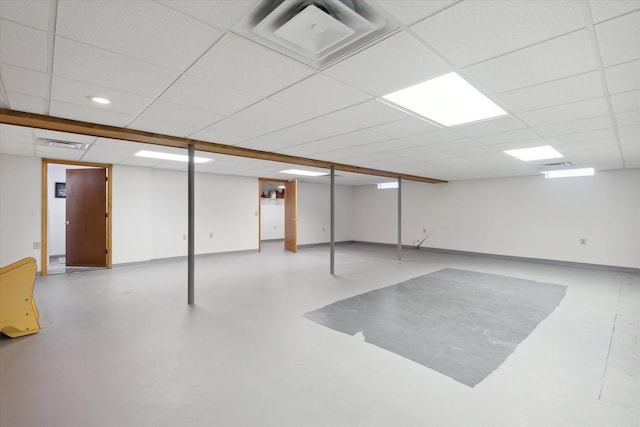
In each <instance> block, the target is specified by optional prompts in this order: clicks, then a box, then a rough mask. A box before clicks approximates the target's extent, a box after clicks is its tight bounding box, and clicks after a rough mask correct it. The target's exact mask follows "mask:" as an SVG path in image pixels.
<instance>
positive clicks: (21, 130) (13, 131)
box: [0, 123, 34, 138]
mask: <svg viewBox="0 0 640 427" xmlns="http://www.w3.org/2000/svg"><path fill="white" fill-rule="evenodd" d="M33 131H34V130H33V129H32V128H29V127H25V126H15V125H8V124H4V123H0V135H2V137H3V138H6V137H7V135H19V136H26V137H29V138H32V137H33Z"/></svg>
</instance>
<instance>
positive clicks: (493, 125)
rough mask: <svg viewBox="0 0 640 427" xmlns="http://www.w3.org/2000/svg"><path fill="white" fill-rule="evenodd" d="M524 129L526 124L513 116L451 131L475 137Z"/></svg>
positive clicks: (454, 128)
mask: <svg viewBox="0 0 640 427" xmlns="http://www.w3.org/2000/svg"><path fill="white" fill-rule="evenodd" d="M523 127H525V125H524V123H522V122H521V121H520V120H518V118H516V117H513V116H502V117H497V118H495V119H489V120H482V121H479V122H474V123H469V124H466V125H460V126H455V127H453V128H451V130H453V131H455V132H456V133H459V134H461V135H464V136H470V137H474V136H479V135H488V134H491V133H501V132H507V131H510V130H516V129H522V128H523Z"/></svg>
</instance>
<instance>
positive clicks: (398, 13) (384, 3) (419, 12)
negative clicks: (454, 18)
mask: <svg viewBox="0 0 640 427" xmlns="http://www.w3.org/2000/svg"><path fill="white" fill-rule="evenodd" d="M457 1H458V0H431V1H424V0H374V1H373V2H372V3H373V4H372V5H373V6H374V7H376V8H377V9H379V10H382V11H385V12H387V13H388V14H389V15H391V16H393V17H394V18H396V19H397V20H398V21H399V22H400V23H401V24H404V25H411V24H413V23H415V22H417V21H419V20H421V19H424V18H426V17H427V16H431V15H433V14H435V13H437V12H438V11H440V10H442V9H444V8H445V7H447V6H450V5H452V4H454V3H456V2H457Z"/></svg>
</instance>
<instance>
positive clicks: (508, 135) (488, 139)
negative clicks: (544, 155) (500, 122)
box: [474, 128, 540, 145]
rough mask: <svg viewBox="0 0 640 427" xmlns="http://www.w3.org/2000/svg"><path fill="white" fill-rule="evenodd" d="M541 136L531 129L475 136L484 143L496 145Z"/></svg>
mask: <svg viewBox="0 0 640 427" xmlns="http://www.w3.org/2000/svg"><path fill="white" fill-rule="evenodd" d="M539 137H540V136H539V135H538V134H537V133H535V132H534V131H532V130H531V129H528V128H526V129H516V130H512V131H508V132H500V133H492V134H489V135H477V136H475V137H474V139H475V140H476V141H479V142H482V143H483V144H488V145H495V144H503V143H505V142H518V141H527V140H533V139H537V138H539Z"/></svg>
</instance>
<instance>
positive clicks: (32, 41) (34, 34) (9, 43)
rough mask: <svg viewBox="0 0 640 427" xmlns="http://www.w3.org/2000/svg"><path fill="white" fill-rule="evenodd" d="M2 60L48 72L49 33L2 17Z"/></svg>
mask: <svg viewBox="0 0 640 427" xmlns="http://www.w3.org/2000/svg"><path fill="white" fill-rule="evenodd" d="M27 52H28V54H27ZM0 62H2V63H5V64H10V65H14V66H16V67H22V68H28V69H30V70H34V71H40V72H46V71H47V33H46V32H44V31H40V30H36V29H33V28H30V27H25V26H24V25H20V24H15V23H13V22H10V21H6V20H4V19H0Z"/></svg>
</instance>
